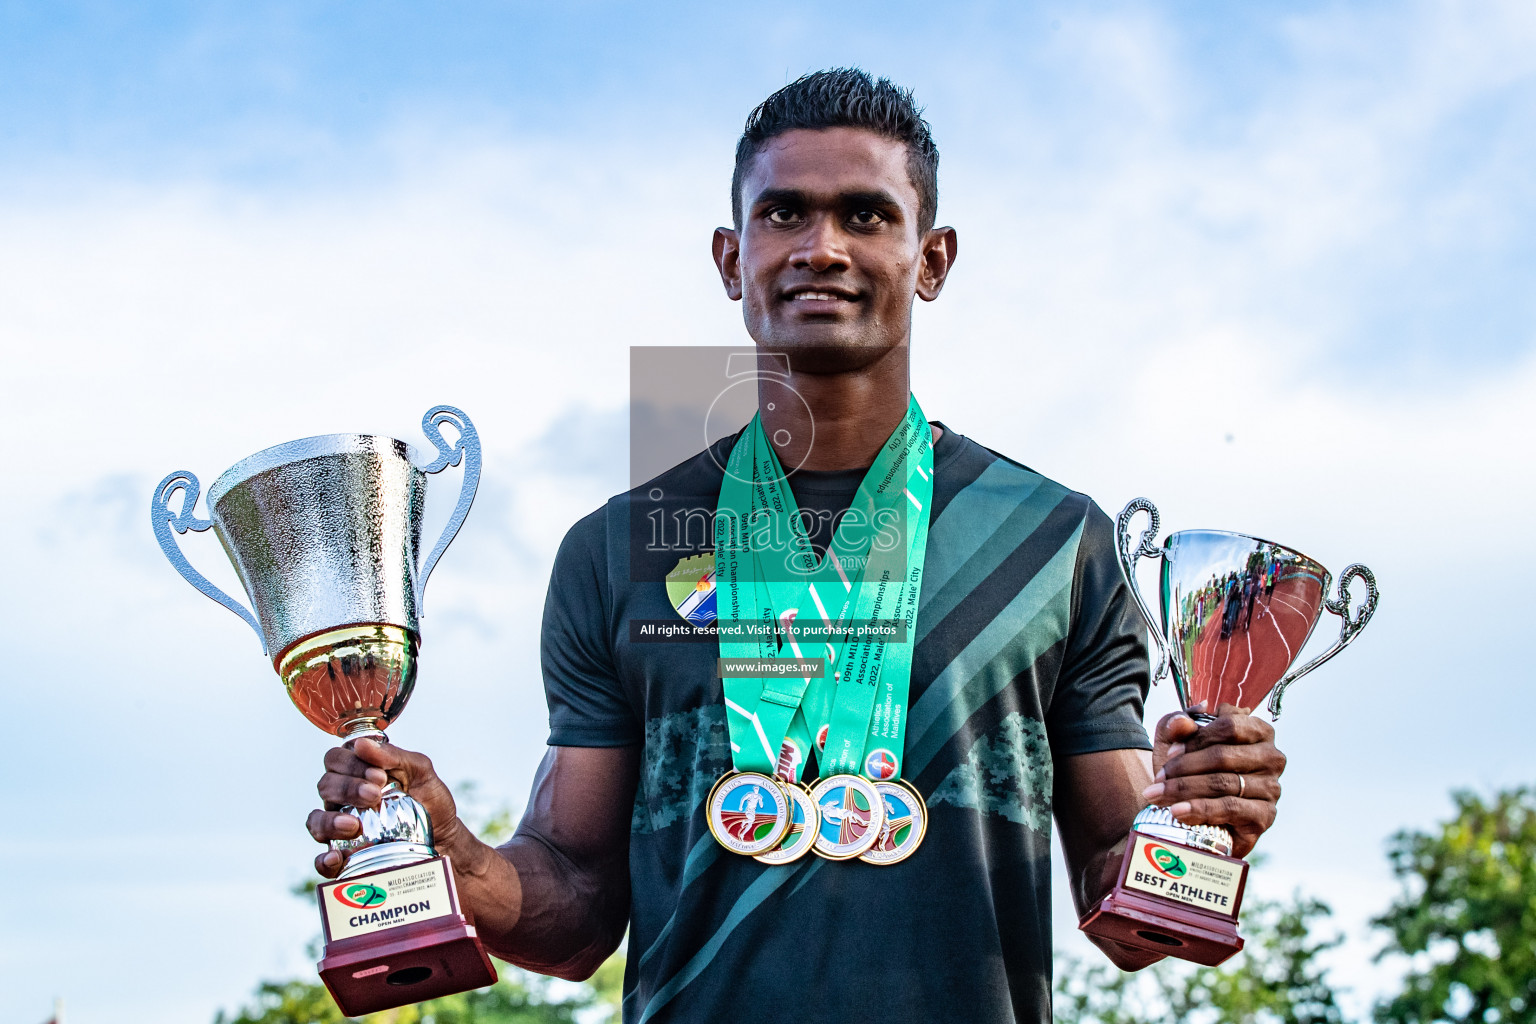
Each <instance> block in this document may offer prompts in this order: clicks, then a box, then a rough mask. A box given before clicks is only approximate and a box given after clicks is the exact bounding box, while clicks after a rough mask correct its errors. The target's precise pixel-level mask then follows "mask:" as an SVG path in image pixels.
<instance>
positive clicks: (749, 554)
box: [715, 399, 933, 780]
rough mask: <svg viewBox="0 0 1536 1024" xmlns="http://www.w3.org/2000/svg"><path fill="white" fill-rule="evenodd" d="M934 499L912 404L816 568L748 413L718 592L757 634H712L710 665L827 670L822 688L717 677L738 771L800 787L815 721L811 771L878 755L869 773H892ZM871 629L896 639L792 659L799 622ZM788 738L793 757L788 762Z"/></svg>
mask: <svg viewBox="0 0 1536 1024" xmlns="http://www.w3.org/2000/svg"><path fill="white" fill-rule="evenodd" d="M932 498H933V443H932V432H931V429H930V428H929V426H928V423H927V420H926V419H925V418H924V417H923V413H922V409H921V408H920V407H919V406H918V404H917V401H916V399H912V400H911V401H910V402H909V405H908V408H907V415H906V416H905V417H904V418H903V420H902V423H901V424H900V425H899V426H898V427H897V428H896V430H895V431H894V432H893V433H892V434H891V436H890V438H889V439H887V441H886V442H885V444H884V445H883V446H882V447H881V450H880V452H879V454H878V456H877V457H876V459H875V463H874V465H872V466H871V467H870V469H869V471H868V472H867V473H866V474H865V477H864V480H863V481H862V482H861V483H860V485H859V489H858V492H857V493H856V494H855V496H854V500H853V503H852V505H851V506H850V508H849V512H848V513H847V514H845V515H844V516H843V519H842V521H841V522H840V524H839V526H838V530H837V532H836V533H835V535H834V536H833V540H832V544H831V545H830V546H829V548H828V550H827V553H826V556H825V557H824V558H821V559H818V558H817V556H816V553H815V549H814V548H813V547H812V546H811V544H810V539H809V536H808V534H807V533H806V530H805V526H804V523H803V521H802V520H801V518H800V514H799V508H798V505H797V504H796V502H795V499H794V495H793V493H792V492H791V491H790V489H789V487H788V483H787V481H786V479H785V476H784V471H783V468H782V467H781V466H780V464H779V461H778V457H777V455H776V454H775V453H774V450H773V448H772V446H771V445H770V444H769V443H768V439H767V436H766V435H765V433H764V432H763V428H762V423H761V419H760V418H758V417H754V419H753V422H752V423H751V424H750V425H749V427H748V428H747V430H745V431H744V432H743V433H742V436H741V437H740V438H739V439H738V440H737V442H736V444H735V446H734V447H733V448H732V449H731V456H730V459H729V461H728V463H727V466H726V474H725V479H724V481H722V484H721V488H720V499H719V506H718V509H717V515H716V520H715V570H716V592H717V596H718V599H719V600H720V601H721V603H722V604H723V608H722V611H721V616H720V618H721V620H729V621H733V622H736V623H741V624H746V623H749V622H750V623H755V624H756V625H758V626H759V627H761V631H760V632H759V633H757V634H756V636H755V637H727V636H724V635H722V637H721V639H720V641H719V644H720V657H721V658H757V659H759V660H764V661H767V660H773V659H777V658H784V657H795V658H801V657H815V656H818V655H824V656H825V659H826V660H825V665H826V669H827V671H826V673H825V675H824V676H822V677H820V678H814V677H813V678H807V677H805V676H786V675H766V676H763V677H759V678H747V677H741V676H728V677H726V678H725V679H723V680H722V688H723V689H724V691H725V703H726V721H727V726H728V728H729V730H730V736H731V751H732V762H733V765H734V767H735V768H736V770H738V771H760V772H764V773H768V774H771V773H772V772H773V771H774V770H775V767H777V769H778V770H779V772H780V774H781V775H783V776H785V777H786V778H789V779H791V780H795V779H798V778H799V775H800V771H801V768H802V766H803V763H804V755H805V754H806V753H807V752H808V751H809V749H810V745H811V734H812V728H813V726H814V727H815V728H816V729H817V730H818V731H819V729H820V727H821V726H822V725H826V726H828V730H829V732H828V739H827V745H826V754H825V755H824V757H823V765H824V768H823V774H832V773H833V772H834V771H860V770H862V769H863V768H864V767H865V766H864V764H863V759H864V754H865V750H866V748H868V749H870V750H875V749H880V748H884V749H885V750H887V751H889V752H890V754H891V757H892V758H893V759H894V761H895V763H894V765H892V764H889V763H883V764H882V765H881V766H879V770H877V771H874V772H870V773H868V774H870V776H871V777H873V778H882V779H889V778H896V777H899V771H900V757H901V750H902V745H903V741H904V737H905V731H906V703H907V694H908V689H909V686H910V682H911V666H912V642H913V641H912V638H913V636H914V633H913V626H914V625H915V622H916V615H917V601H918V595H919V593H920V588H921V584H922V569H923V557H924V554H925V549H926V543H927V535H928V521H929V506H930V504H931V503H932ZM903 525H904V526H905V527H906V529H904V530H903V529H900V527H902V526H903ZM903 541H904V543H903ZM871 619H885V620H893V619H897V620H900V621H902V622H903V623H904V624H905V629H906V639H905V642H904V643H898V644H896V645H895V646H894V648H889V647H888V639H887V638H886V637H883V636H872V635H867V634H866V635H861V636H853V635H849V634H846V633H845V634H840V635H837V636H835V637H829V638H827V639H826V640H825V641H824V642H821V643H817V644H812V645H808V647H809V649H807V650H803V651H802V648H801V644H800V643H799V641H798V640H797V637H796V628H795V627H796V624H797V621H798V623H799V624H801V625H802V626H803V625H804V624H805V623H806V622H807V621H813V622H819V623H821V624H822V625H823V626H830V625H834V624H848V625H855V624H860V623H863V624H868V622H869V620H871ZM786 737H787V738H788V739H789V740H790V741H791V744H793V746H794V748H796V749H798V751H799V753H800V755H801V757H800V758H798V759H795V758H789V757H787V751H788V747H789V744H785V743H784V740H785V739H786ZM781 748H783V749H784V753H785V755H786V756H784V757H781ZM776 763H777V764H776Z"/></svg>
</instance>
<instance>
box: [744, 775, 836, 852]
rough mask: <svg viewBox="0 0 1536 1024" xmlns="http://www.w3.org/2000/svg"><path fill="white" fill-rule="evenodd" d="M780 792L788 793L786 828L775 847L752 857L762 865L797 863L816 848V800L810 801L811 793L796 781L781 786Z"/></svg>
mask: <svg viewBox="0 0 1536 1024" xmlns="http://www.w3.org/2000/svg"><path fill="white" fill-rule="evenodd" d="M784 791H785V792H786V793H788V794H789V799H790V802H791V804H792V805H793V806H792V809H791V813H790V819H789V829H788V830H787V831H786V832H785V833H784V839H783V841H781V842H780V843H779V845H778V846H776V847H774V848H773V849H772V850H769V851H768V852H767V853H760V854H758V855H757V857H756V858H755V859H756V860H760V861H762V862H763V863H764V864H789V863H792V862H793V861H797V860H799V859H800V858H801V857H804V856H805V855H806V854H807V853H810V852H811V847H812V846H815V845H816V833H817V831H819V826H820V825H821V812H820V811H819V810H817V808H816V801H814V800H812V799H811V791H810V790H809V789H807V788H806V787H805V786H803V785H801V784H800V783H798V782H786V783H784Z"/></svg>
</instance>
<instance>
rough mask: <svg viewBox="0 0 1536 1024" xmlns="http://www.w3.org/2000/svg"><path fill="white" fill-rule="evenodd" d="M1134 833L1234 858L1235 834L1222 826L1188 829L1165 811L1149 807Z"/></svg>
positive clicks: (1139, 815)
mask: <svg viewBox="0 0 1536 1024" xmlns="http://www.w3.org/2000/svg"><path fill="white" fill-rule="evenodd" d="M1131 828H1132V830H1133V831H1136V832H1141V833H1143V834H1144V835H1149V836H1153V837H1155V838H1157V839H1164V840H1167V841H1168V842H1170V843H1183V844H1184V845H1185V846H1193V847H1194V848H1195V849H1197V850H1210V851H1211V852H1212V853H1219V854H1221V855H1222V856H1223V857H1230V856H1231V855H1232V833H1231V832H1229V831H1228V830H1227V829H1226V827H1225V826H1222V825H1186V824H1184V823H1183V822H1182V821H1180V820H1179V819H1178V818H1175V817H1174V816H1173V814H1172V812H1170V811H1169V810H1168V808H1166V807H1155V806H1147V807H1144V808H1142V810H1141V813H1139V814H1137V815H1136V820H1135V823H1134V824H1133V825H1132V826H1131Z"/></svg>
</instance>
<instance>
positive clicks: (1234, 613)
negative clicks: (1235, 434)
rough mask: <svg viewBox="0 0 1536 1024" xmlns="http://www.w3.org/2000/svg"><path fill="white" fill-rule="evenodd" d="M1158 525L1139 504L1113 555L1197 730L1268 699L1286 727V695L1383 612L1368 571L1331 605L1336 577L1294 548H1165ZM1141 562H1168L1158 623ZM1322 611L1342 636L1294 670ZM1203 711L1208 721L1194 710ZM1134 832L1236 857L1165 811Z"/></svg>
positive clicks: (1156, 810) (1125, 518)
mask: <svg viewBox="0 0 1536 1024" xmlns="http://www.w3.org/2000/svg"><path fill="white" fill-rule="evenodd" d="M1138 512H1146V513H1147V515H1148V517H1149V518H1150V520H1151V522H1150V525H1149V526H1148V527H1147V529H1145V530H1143V531H1142V533H1141V537H1140V539H1139V540H1134V541H1133V540H1132V535H1131V520H1132V519H1134V518H1135V517H1136V514H1137V513H1138ZM1159 523H1160V520H1159V517H1158V514H1157V508H1156V506H1154V505H1153V504H1152V503H1151V502H1150V501H1148V500H1147V499H1146V498H1137V499H1135V500H1134V501H1132V502H1131V503H1130V504H1129V505H1126V506H1125V509H1124V511H1122V512H1121V513H1120V516H1119V518H1118V519H1117V520H1116V523H1115V547H1116V549H1117V551H1118V553H1119V557H1120V568H1121V571H1122V572H1124V573H1125V579H1126V582H1127V583H1128V584H1129V585H1130V588H1131V596H1132V597H1134V598H1135V600H1136V605H1137V607H1139V608H1140V609H1141V614H1142V616H1143V617H1144V618H1145V619H1146V621H1147V627H1148V629H1149V630H1150V632H1151V634H1152V639H1153V642H1154V643H1155V644H1156V646H1157V649H1158V667H1157V672H1156V673H1155V674H1154V675H1153V677H1152V679H1153V682H1156V681H1157V680H1159V679H1161V678H1162V677H1163V675H1164V674H1165V673H1167V672H1168V671H1169V670H1170V669H1171V670H1172V672H1173V685H1174V689H1175V691H1176V692H1177V694H1178V698H1179V706H1180V707H1182V708H1184V709H1185V710H1186V712H1187V713H1189V714H1190V716H1191V717H1193V718H1194V719H1195V720H1196V721H1197V722H1201V723H1202V724H1203V723H1204V722H1208V721H1210V720H1211V719H1212V718H1214V717H1215V716H1214V712H1215V711H1216V709H1217V708H1219V707H1220V706H1221V705H1222V704H1233V705H1236V706H1238V707H1244V708H1250V709H1251V708H1256V707H1258V705H1259V702H1260V701H1263V700H1264V698H1265V697H1266V696H1267V697H1268V698H1269V713H1270V716H1271V717H1272V718H1278V717H1280V700H1281V697H1282V696H1283V695H1284V694H1285V689H1286V687H1288V686H1290V685H1291V684H1292V683H1294V682H1295V681H1296V680H1298V679H1300V678H1301V677H1302V676H1304V675H1306V674H1307V673H1308V672H1311V671H1312V670H1313V669H1315V668H1317V667H1318V666H1319V665H1321V664H1323V662H1325V661H1327V660H1328V659H1330V658H1332V657H1333V656H1334V655H1335V654H1338V653H1339V652H1340V651H1342V650H1343V649H1344V648H1345V647H1347V646H1349V645H1350V644H1351V643H1352V642H1353V641H1354V639H1355V637H1357V636H1359V635H1360V631H1361V630H1362V629H1364V628H1365V624H1366V623H1367V622H1369V621H1370V619H1371V615H1372V614H1374V613H1375V611H1376V602H1377V599H1378V597H1379V596H1380V595H1379V593H1378V591H1377V589H1376V577H1375V575H1374V574H1373V573H1372V572H1371V570H1369V569H1367V568H1366V567H1365V566H1363V565H1360V564H1358V563H1356V564H1354V565H1351V566H1349V567H1348V568H1346V569H1345V570H1344V571H1343V572H1342V573H1341V574H1340V575H1339V581H1338V591H1337V593H1335V594H1334V595H1333V596H1329V590H1330V589H1331V588H1332V583H1333V580H1332V576H1331V574H1330V573H1329V572H1328V570H1327V569H1325V568H1323V566H1322V565H1321V564H1320V563H1318V562H1317V561H1316V560H1314V559H1312V558H1308V557H1307V556H1306V555H1304V554H1302V553H1301V552H1299V551H1296V550H1295V549H1293V548H1288V547H1285V546H1284V545H1281V544H1276V543H1274V542H1273V541H1267V540H1260V539H1259V538H1257V537H1249V536H1246V535H1244V534H1241V533H1225V532H1222V531H1220V530H1181V531H1179V532H1178V533H1174V534H1171V535H1170V536H1169V537H1168V539H1167V540H1165V541H1164V542H1163V545H1162V547H1158V546H1156V543H1155V540H1156V537H1157V532H1158V527H1159ZM1140 558H1157V559H1161V560H1162V563H1163V565H1162V587H1161V597H1162V602H1161V604H1162V608H1161V610H1162V616H1161V620H1159V619H1158V618H1155V617H1154V616H1153V615H1152V610H1151V609H1150V608H1149V607H1148V606H1147V601H1146V599H1145V598H1144V597H1143V596H1142V593H1141V588H1140V587H1138V586H1137V584H1136V562H1137V560H1138V559H1140ZM1356 578H1358V579H1361V580H1363V581H1364V582H1365V600H1364V601H1363V602H1361V604H1360V606H1359V608H1358V610H1356V611H1354V612H1351V610H1350V603H1351V602H1350V593H1349V586H1350V582H1351V581H1352V580H1354V579H1356ZM1324 609H1327V610H1328V611H1330V612H1332V613H1333V614H1335V615H1337V616H1338V617H1339V618H1340V619H1341V620H1342V624H1341V626H1340V630H1339V636H1338V638H1337V639H1336V640H1334V642H1333V643H1332V644H1330V645H1329V646H1328V648H1327V649H1325V650H1324V651H1323V652H1322V653H1321V654H1319V655H1317V657H1315V658H1313V659H1311V660H1310V661H1307V662H1305V663H1303V664H1301V665H1296V662H1297V660H1298V659H1299V657H1300V655H1301V649H1302V648H1303V647H1304V646H1305V645H1306V643H1307V640H1308V638H1309V637H1311V635H1312V630H1313V629H1314V628H1315V627H1316V626H1317V622H1318V619H1320V618H1321V617H1322V614H1323V610H1324ZM1159 621H1161V626H1159ZM1293 666H1295V667H1293ZM1202 701H1203V702H1204V704H1205V710H1204V711H1191V710H1190V709H1191V708H1193V707H1194V706H1195V705H1197V704H1199V703H1201V702H1202ZM1135 828H1136V831H1139V832H1143V833H1146V834H1148V835H1154V836H1157V837H1159V838H1162V839H1166V840H1169V841H1171V842H1177V843H1183V844H1185V845H1187V846H1194V847H1198V848H1201V849H1208V850H1213V851H1215V852H1216V853H1220V854H1229V853H1230V852H1231V850H1232V836H1231V833H1230V832H1228V831H1227V830H1226V829H1225V828H1222V827H1221V826H1216V825H1195V826H1186V825H1183V824H1180V823H1179V822H1178V821H1177V820H1176V819H1175V818H1174V817H1173V815H1171V814H1170V813H1168V810H1167V809H1166V808H1162V807H1148V808H1146V809H1145V810H1143V811H1142V812H1141V813H1140V814H1139V815H1137V817H1136V826H1135Z"/></svg>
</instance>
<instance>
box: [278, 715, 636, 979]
mask: <svg viewBox="0 0 1536 1024" xmlns="http://www.w3.org/2000/svg"><path fill="white" fill-rule="evenodd" d="M639 758H640V748H639V747H638V746H635V745H630V746H624V747H550V748H549V752H548V753H547V754H545V755H544V761H543V763H541V764H540V765H539V771H538V774H537V776H535V778H534V781H533V793H532V795H531V797H530V798H529V802H528V811H527V813H526V814H524V816H523V820H522V822H521V823H520V824H519V825H518V827H517V833H516V834H515V835H514V836H513V837H512V839H511V840H510V841H509V842H507V843H505V844H503V845H502V846H500V847H495V848H493V847H491V846H489V845H487V844H486V843H484V842H481V840H480V839H479V838H477V837H476V836H475V835H474V834H473V833H472V832H471V831H470V829H469V828H468V827H467V826H466V825H465V824H464V823H463V821H461V820H460V819H459V816H458V812H457V810H456V808H455V806H454V802H453V794H451V793H450V792H449V791H448V787H447V786H445V785H444V784H443V782H442V780H441V779H439V778H438V776H437V773H436V772H435V771H434V770H433V768H432V762H431V760H429V759H428V758H427V757H426V756H425V755H423V754H418V753H415V752H413V751H409V750H404V749H402V748H400V747H397V746H394V745H393V744H378V743H374V742H373V741H371V740H360V741H358V742H357V743H356V744H355V745H354V749H352V750H349V749H347V748H345V747H336V748H335V749H333V750H330V751H328V752H327V753H326V756H325V767H326V773H325V775H323V776H322V777H321V779H320V784H319V787H318V789H319V791H320V797H321V799H322V800H324V801H325V809H324V810H316V811H311V812H310V815H309V822H308V826H309V832H310V834H311V835H312V836H314V837H315V839H316V840H317V841H319V842H322V843H324V842H329V841H330V840H332V839H350V838H352V837H354V836H356V835H357V834H358V832H359V830H360V828H361V825H360V823H359V822H358V820H357V819H356V818H354V817H352V816H351V815H348V814H342V813H340V808H341V807H342V806H343V805H347V804H350V805H352V806H354V807H374V806H377V805H378V802H379V795H380V787H381V786H383V785H384V784H385V782H386V781H388V780H389V779H393V780H394V781H396V782H398V783H400V785H401V786H402V787H403V788H404V789H405V790H406V792H408V793H409V794H410V795H411V796H413V797H415V798H416V799H417V800H418V801H420V803H421V804H422V806H423V807H425V808H426V810H427V813H428V814H429V815H430V816H431V818H432V828H433V833H434V838H433V842H434V845H435V846H436V847H437V851H438V852H439V853H443V854H447V855H448V856H449V857H450V858H452V863H453V873H454V880H455V882H456V883H457V885H458V889H459V899H460V901H461V903H462V905H463V906H464V908H465V909H466V910H467V911H468V912H469V914H470V915H471V916H472V917H473V919H474V923H475V928H476V930H477V931H478V932H479V934H480V938H481V940H482V941H483V942H484V943H485V946H486V948H487V949H488V950H489V951H490V952H492V953H494V954H496V956H498V957H500V958H501V959H503V960H506V961H508V962H510V963H514V964H517V965H518V966H519V967H526V968H528V969H530V970H534V971H538V972H539V973H541V974H553V975H555V976H556V977H561V978H567V979H570V980H573V981H580V980H583V979H585V978H588V977H590V976H591V975H592V972H593V971H595V970H597V968H598V965H600V964H601V963H602V962H603V961H604V960H606V959H607V958H608V956H609V955H610V954H611V953H612V952H613V951H614V950H615V949H617V948H618V945H619V942H620V940H622V939H623V937H624V929H625V926H626V925H627V924H628V921H629V823H630V815H631V813H632V811H633V807H634V800H635V788H636V786H637V785H638V783H639V772H640V768H639ZM343 863H344V861H343V859H342V857H341V856H340V855H339V854H337V853H335V852H332V851H328V852H326V853H322V854H321V855H320V856H318V857H316V858H315V868H316V870H318V871H319V872H320V874H322V875H324V876H325V877H327V878H335V877H336V875H338V874H339V873H340V872H341V869H342V865H343Z"/></svg>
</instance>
